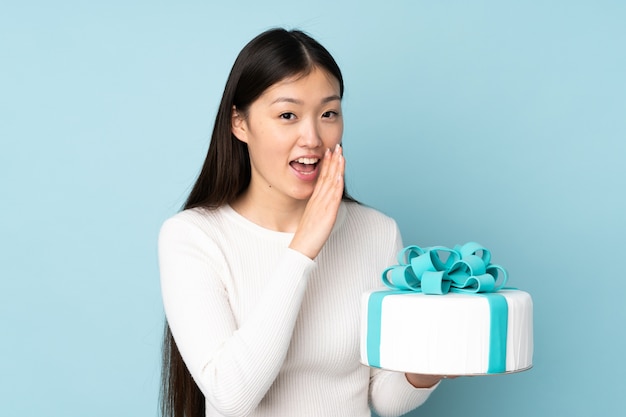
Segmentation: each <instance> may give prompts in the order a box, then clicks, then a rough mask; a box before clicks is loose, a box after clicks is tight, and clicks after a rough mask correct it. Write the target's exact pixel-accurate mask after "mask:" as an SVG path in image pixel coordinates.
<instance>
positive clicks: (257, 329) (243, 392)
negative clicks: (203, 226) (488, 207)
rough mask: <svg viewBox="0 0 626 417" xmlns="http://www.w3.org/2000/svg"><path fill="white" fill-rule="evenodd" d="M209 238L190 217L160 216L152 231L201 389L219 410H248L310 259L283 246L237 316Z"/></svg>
mask: <svg viewBox="0 0 626 417" xmlns="http://www.w3.org/2000/svg"><path fill="white" fill-rule="evenodd" d="M222 256H223V255H222V253H221V251H220V250H219V248H218V246H217V245H216V243H215V242H214V241H212V240H211V239H210V238H209V237H208V236H207V235H206V234H205V233H204V232H202V231H201V230H200V229H199V228H198V227H197V226H195V225H194V224H192V223H189V222H186V221H183V220H181V219H178V218H172V219H169V220H168V221H166V222H165V223H164V225H163V227H162V228H161V232H160V235H159V268H160V274H161V290H162V296H163V304H164V308H165V314H166V317H167V321H168V324H169V326H170V329H171V331H172V335H173V337H174V339H175V341H176V345H177V347H178V349H179V351H180V353H181V356H182V357H183V360H184V361H185V364H186V365H187V367H188V369H189V371H190V373H191V375H192V377H193V378H194V380H195V382H196V384H197V385H198V386H199V388H200V390H201V391H202V392H203V394H204V395H205V397H206V399H207V401H209V402H210V403H211V405H212V407H214V408H215V409H216V410H218V411H219V412H220V413H221V414H223V415H225V416H228V415H233V416H234V415H237V416H243V415H247V414H249V413H250V412H252V411H253V410H254V409H255V408H256V406H257V405H258V404H259V402H260V401H261V400H262V398H263V397H264V395H265V394H266V392H267V391H268V389H269V388H270V386H271V385H272V383H273V381H274V379H275V378H276V376H277V375H278V373H279V371H280V369H281V365H282V363H283V361H284V359H285V356H286V354H287V349H288V347H289V343H290V340H291V335H292V332H293V328H294V326H295V322H296V318H297V316H298V312H299V309H300V305H301V303H302V299H303V295H304V292H305V289H306V284H307V279H308V276H309V274H310V272H311V270H312V269H313V268H314V266H315V263H314V262H313V261H312V260H311V259H309V258H308V257H306V256H304V255H303V254H301V253H299V252H297V251H294V250H291V249H288V248H285V252H284V254H283V256H282V257H281V259H280V260H279V262H278V264H277V265H276V267H275V270H274V274H273V276H271V277H268V282H267V285H266V287H265V288H264V290H263V292H262V293H260V294H259V296H258V302H257V303H256V306H255V310H254V311H252V314H250V315H249V316H248V317H249V318H248V319H247V320H246V321H245V322H243V323H236V321H235V318H234V316H233V313H232V310H231V308H230V306H229V300H228V294H227V292H226V289H225V288H224V285H223V283H222V280H221V279H220V274H223V273H227V271H228V269H227V268H226V267H225V261H224V259H223V257H222Z"/></svg>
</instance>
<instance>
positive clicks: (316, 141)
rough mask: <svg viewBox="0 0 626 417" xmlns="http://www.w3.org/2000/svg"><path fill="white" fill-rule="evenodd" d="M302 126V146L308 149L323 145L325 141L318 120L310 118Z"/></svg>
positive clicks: (300, 142) (300, 143) (300, 140)
mask: <svg viewBox="0 0 626 417" xmlns="http://www.w3.org/2000/svg"><path fill="white" fill-rule="evenodd" d="M301 126H302V129H301V130H300V139H299V140H298V144H299V145H300V146H302V147H303V148H308V149H315V148H318V147H320V146H322V144H323V141H322V137H321V136H320V129H319V126H318V125H317V121H316V120H308V121H307V122H306V123H302V125H301Z"/></svg>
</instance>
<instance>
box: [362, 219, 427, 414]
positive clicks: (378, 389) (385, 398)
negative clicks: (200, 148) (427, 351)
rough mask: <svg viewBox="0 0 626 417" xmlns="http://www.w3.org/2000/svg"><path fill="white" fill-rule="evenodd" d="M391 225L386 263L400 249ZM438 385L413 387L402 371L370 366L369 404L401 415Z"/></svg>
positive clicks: (378, 410)
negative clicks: (389, 249)
mask: <svg viewBox="0 0 626 417" xmlns="http://www.w3.org/2000/svg"><path fill="white" fill-rule="evenodd" d="M393 226H394V229H395V232H394V233H393V234H391V236H393V240H392V241H391V242H390V244H389V245H388V246H387V247H389V248H391V252H390V253H389V261H388V265H393V264H395V263H396V255H397V254H398V252H399V251H400V250H401V249H402V236H401V234H400V230H399V229H398V226H397V224H396V223H395V222H393ZM438 385H439V383H437V384H436V385H434V386H433V387H431V388H415V387H414V386H413V385H411V384H410V383H409V381H408V380H407V379H406V376H405V374H404V373H403V372H392V371H384V370H381V369H377V368H371V370H370V398H369V400H370V405H371V407H372V409H373V410H374V411H375V412H376V413H377V414H378V415H379V416H381V417H394V416H401V415H403V414H406V413H408V412H409V411H411V410H413V409H415V408H417V407H419V406H420V405H422V404H423V403H424V402H425V401H426V400H427V399H428V397H429V396H430V394H431V393H432V392H433V391H434V389H435V388H436V387H437V386H438Z"/></svg>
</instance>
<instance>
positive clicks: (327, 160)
mask: <svg viewBox="0 0 626 417" xmlns="http://www.w3.org/2000/svg"><path fill="white" fill-rule="evenodd" d="M344 171H345V159H344V157H343V150H342V148H341V146H340V145H339V144H337V146H336V147H335V149H334V150H333V151H331V150H330V149H327V150H326V153H325V154H324V159H323V160H322V166H321V169H320V174H319V176H318V178H317V183H316V184H315V189H314V190H313V194H311V197H310V198H309V201H308V203H307V205H306V207H305V209H304V213H303V215H302V218H301V219H300V223H299V224H298V229H297V230H296V233H295V234H294V237H293V239H292V241H291V244H290V245H289V247H290V248H291V249H294V250H297V251H299V252H301V253H303V254H304V255H306V256H308V257H309V258H311V259H315V257H316V256H317V255H318V254H319V252H320V251H321V250H322V247H323V246H324V244H325V243H326V240H328V237H329V236H330V232H331V231H332V230H333V226H334V225H335V221H336V220H337V212H338V211H339V205H340V204H341V198H342V197H343V188H344Z"/></svg>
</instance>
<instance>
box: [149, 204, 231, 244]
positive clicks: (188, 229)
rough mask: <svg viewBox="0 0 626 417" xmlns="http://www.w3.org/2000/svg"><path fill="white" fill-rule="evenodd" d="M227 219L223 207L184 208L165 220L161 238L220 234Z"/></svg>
mask: <svg viewBox="0 0 626 417" xmlns="http://www.w3.org/2000/svg"><path fill="white" fill-rule="evenodd" d="M226 221H227V220H226V219H225V218H224V214H223V208H217V209H206V208H193V209H187V210H183V211H181V212H179V213H176V214H175V215H173V216H172V217H170V218H168V219H167V220H165V221H164V222H163V224H162V225H161V229H160V232H159V240H162V239H170V238H177V237H183V236H184V237H185V238H187V239H193V238H202V237H204V238H206V237H210V236H214V235H216V234H217V235H219V231H220V230H221V229H223V224H224V223H225V222H226ZM216 237H217V236H216Z"/></svg>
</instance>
